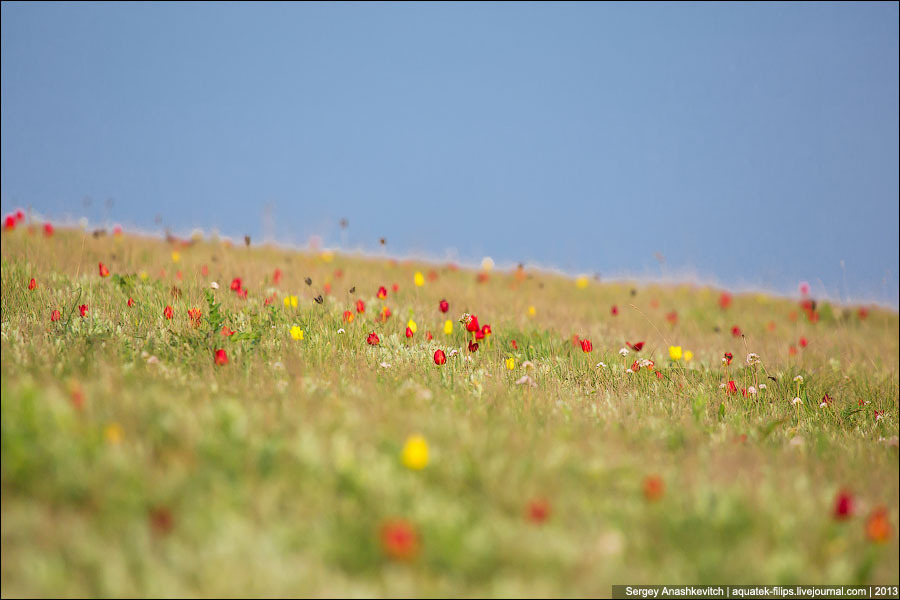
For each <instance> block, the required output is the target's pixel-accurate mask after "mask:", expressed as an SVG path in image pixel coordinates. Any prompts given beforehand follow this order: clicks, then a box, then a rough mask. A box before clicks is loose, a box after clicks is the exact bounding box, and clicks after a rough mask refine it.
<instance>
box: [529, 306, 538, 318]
mask: <svg viewBox="0 0 900 600" xmlns="http://www.w3.org/2000/svg"><path fill="white" fill-rule="evenodd" d="M536 314H537V309H536V308H535V307H534V306H529V307H528V316H529V317H533V316H534V315H536Z"/></svg>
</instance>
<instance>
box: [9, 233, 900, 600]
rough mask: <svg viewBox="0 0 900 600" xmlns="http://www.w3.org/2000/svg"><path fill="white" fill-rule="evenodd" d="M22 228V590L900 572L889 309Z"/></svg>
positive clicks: (573, 588) (866, 576)
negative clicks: (899, 569) (899, 563)
mask: <svg viewBox="0 0 900 600" xmlns="http://www.w3.org/2000/svg"><path fill="white" fill-rule="evenodd" d="M9 225H10V223H7V228H6V229H5V230H4V232H3V234H2V296H0V300H2V340H0V342H2V384H0V386H2V594H3V596H4V597H8V596H57V595H59V596H225V597H230V596H242V595H266V596H285V595H288V596H296V595H313V596H354V597H357V596H385V595H390V596H446V595H459V596H472V597H480V596H492V597H493V596H529V597H537V596H607V595H609V593H610V585H612V584H639V583H660V584H663V583H666V584H668V583H673V584H674V583H691V584H703V583H716V584H742V583H743V584H801V583H802V584H844V585H848V584H854V583H869V584H897V583H898V580H900V575H898V537H897V531H896V527H897V523H898V500H900V498H898V496H900V490H898V483H900V481H898V477H900V476H898V441H897V440H898V438H897V435H898V404H897V401H898V362H900V348H898V337H900V336H898V315H897V312H896V311H893V310H889V309H884V308H879V307H875V306H868V307H863V306H840V305H835V304H829V303H827V302H817V301H816V300H815V299H814V298H810V297H809V296H808V294H804V293H803V292H806V290H805V289H801V290H799V291H798V292H797V294H796V297H795V298H780V297H774V296H767V295H762V294H729V293H727V292H723V291H721V290H715V289H711V288H705V287H695V286H688V285H684V286H660V285H651V284H644V283H633V284H632V283H607V282H603V281H596V280H594V279H592V278H587V277H581V278H577V279H573V278H567V277H563V276H560V275H554V274H550V273H544V272H539V271H533V270H530V269H528V268H519V269H515V270H512V271H507V272H501V271H499V270H497V269H493V270H482V271H473V270H467V269H462V268H457V267H455V266H453V265H433V264H425V263H417V262H414V261H410V262H402V261H401V262H398V261H393V260H389V259H387V258H375V257H362V256H349V255H343V254H341V253H335V252H331V251H318V252H312V251H306V252H300V251H287V250H285V249H280V248H278V247H270V246H257V245H255V244H252V243H251V244H247V245H245V244H244V243H230V242H228V241H226V240H218V239H211V238H209V237H207V238H205V239H200V238H198V239H193V240H179V239H170V240H162V239H154V238H147V237H140V236H136V235H130V234H128V233H127V232H125V233H122V232H120V231H116V232H112V231H109V232H99V231H98V232H96V234H95V233H94V232H91V231H82V230H77V229H63V228H56V229H55V230H54V229H53V228H52V227H49V228H46V229H45V228H43V227H42V226H41V225H40V224H29V223H28V222H27V220H21V219H20V220H18V221H14V222H12V227H10V226H9ZM476 344H477V347H476Z"/></svg>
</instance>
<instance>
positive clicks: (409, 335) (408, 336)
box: [406, 325, 415, 338]
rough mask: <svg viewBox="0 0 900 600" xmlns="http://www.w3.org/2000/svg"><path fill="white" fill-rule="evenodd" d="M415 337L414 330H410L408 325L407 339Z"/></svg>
mask: <svg viewBox="0 0 900 600" xmlns="http://www.w3.org/2000/svg"><path fill="white" fill-rule="evenodd" d="M413 335H415V332H413V330H412V328H410V327H409V326H408V325H407V327H406V337H407V338H411V337H412V336H413Z"/></svg>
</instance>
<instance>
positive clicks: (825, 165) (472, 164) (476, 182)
mask: <svg viewBox="0 0 900 600" xmlns="http://www.w3.org/2000/svg"><path fill="white" fill-rule="evenodd" d="M898 21H900V18H898V4H897V3H877V4H855V3H854V4H837V3H835V4H832V3H827V4H816V3H808V4H807V3H803V4H786V3H772V4H768V3H766V4H711V5H708V4H705V3H697V4H632V3H627V4H609V3H598V4H564V3H553V4H538V3H528V4H514V3H502V4H487V3H486V4H474V3H473V4H469V3H465V4H463V3H460V4H456V3H448V4H411V3H410V4H406V3H403V4H369V3H366V4H333V3H327V4H269V5H266V4H261V3H254V4H252V5H251V4H170V3H160V4H118V3H110V4H70V3H59V4H41V3H9V2H4V3H3V4H2V54H0V57H2V58H0V60H2V84H0V94H2V109H0V110H2V135H0V138H2V140H0V170H2V182H0V204H2V210H3V211H4V212H7V211H10V210H13V209H15V208H17V207H19V206H22V207H32V208H33V210H35V211H37V212H38V213H40V214H43V215H46V216H48V217H50V218H54V219H63V218H66V217H71V218H78V217H80V216H82V215H84V216H87V217H89V218H90V219H91V221H92V222H99V223H102V222H104V221H105V220H108V221H109V223H113V222H116V223H123V224H125V225H126V226H136V227H140V228H142V229H147V230H150V229H154V228H156V229H159V227H157V226H156V225H155V219H156V217H157V215H159V216H161V217H162V220H163V223H164V225H165V226H168V227H171V228H172V229H173V230H174V231H189V230H190V229H191V228H193V227H201V228H204V229H205V230H211V229H213V228H216V229H218V230H219V231H220V232H222V233H223V234H227V235H234V236H242V235H244V234H250V235H251V236H253V237H254V238H255V239H259V238H261V237H262V236H263V235H264V234H266V233H268V234H271V235H274V237H275V238H276V239H278V240H280V241H283V242H286V243H293V244H304V243H306V241H307V240H308V239H309V237H310V236H311V235H321V236H322V237H323V239H324V241H325V242H326V244H338V243H339V242H341V241H342V238H341V232H340V228H339V225H338V223H339V220H340V219H341V218H347V219H349V223H350V226H349V229H348V230H347V232H346V235H345V238H344V239H343V241H344V242H345V243H346V244H347V245H349V246H350V247H353V248H363V249H368V250H376V249H377V247H378V238H379V237H381V236H385V237H387V239H388V247H389V250H390V251H392V252H395V253H399V254H420V255H428V256H434V257H444V256H448V255H454V256H456V257H458V259H459V260H462V261H469V260H471V261H477V260H480V258H481V257H482V256H484V255H490V256H492V257H494V259H495V260H497V261H498V262H499V263H505V262H514V261H520V260H521V261H526V262H533V263H537V264H542V265H552V266H556V267H559V268H562V269H565V270H567V271H571V272H588V273H593V272H599V273H600V274H601V275H603V276H612V275H620V274H635V275H641V276H651V275H652V276H655V275H660V273H661V270H660V265H659V264H658V262H657V260H656V259H655V258H654V253H656V252H659V253H661V254H662V255H663V256H665V269H666V272H667V273H668V274H669V275H675V276H677V277H680V276H683V275H684V274H687V273H697V274H699V275H700V276H702V277H704V278H714V279H716V280H718V281H719V282H721V283H722V284H723V285H727V286H733V287H741V286H744V285H755V286H761V287H766V288H770V289H773V290H779V291H793V290H795V289H796V285H797V282H798V281H799V280H808V281H809V282H810V283H811V284H812V285H813V289H814V291H817V292H818V293H823V292H827V293H829V294H831V295H832V296H836V297H841V298H846V297H849V298H850V299H851V300H861V299H876V300H880V301H883V302H887V303H890V304H893V305H895V306H896V304H897V302H898V271H900V268H898V222H900V216H898V197H900V187H898V162H900V157H898V146H900V140H898V131H900V124H898V112H900V104H898V95H900V94H898V87H900V85H898V72H900V67H898V55H900V46H898ZM85 197H90V198H92V200H93V201H92V204H91V206H89V207H86V206H85V205H84V198H85ZM109 198H112V199H114V204H113V205H112V207H111V208H109V209H107V208H106V206H105V205H106V200H107V199H109ZM266 207H269V210H270V211H271V214H272V215H273V217H274V218H272V219H271V227H268V228H266V227H265V226H264V220H263V214H264V211H265V210H266ZM451 249H452V250H451ZM841 261H844V268H843V269H842V267H841Z"/></svg>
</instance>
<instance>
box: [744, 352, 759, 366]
mask: <svg viewBox="0 0 900 600" xmlns="http://www.w3.org/2000/svg"><path fill="white" fill-rule="evenodd" d="M759 363H760V360H759V354H756V353H755V352H751V353H750V354H748V355H747V366H748V367H752V366H755V365H758V364H759Z"/></svg>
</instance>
